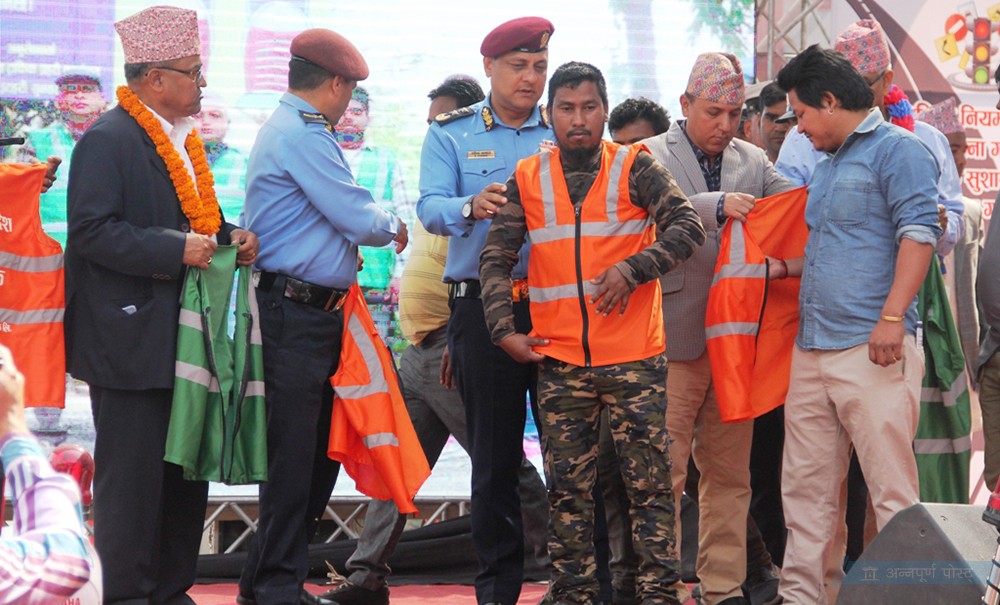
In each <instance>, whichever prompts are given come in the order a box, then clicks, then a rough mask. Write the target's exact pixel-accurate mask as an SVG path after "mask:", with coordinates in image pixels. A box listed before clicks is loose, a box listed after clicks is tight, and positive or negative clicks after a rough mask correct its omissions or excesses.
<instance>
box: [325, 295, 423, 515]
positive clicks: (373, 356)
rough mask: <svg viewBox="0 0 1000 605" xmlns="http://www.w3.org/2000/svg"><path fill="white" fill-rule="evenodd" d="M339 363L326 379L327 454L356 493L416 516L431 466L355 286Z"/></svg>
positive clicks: (347, 305)
mask: <svg viewBox="0 0 1000 605" xmlns="http://www.w3.org/2000/svg"><path fill="white" fill-rule="evenodd" d="M343 313H344V331H343V333H342V337H341V338H342V340H341V348H340V361H339V365H338V367H337V372H336V373H335V374H334V375H333V377H331V378H330V384H331V385H332V386H333V391H334V395H335V397H334V403H333V413H332V415H331V418H330V437H329V440H328V445H327V455H328V456H329V457H330V458H332V459H334V460H338V461H340V463H341V464H342V465H343V467H344V470H345V471H346V472H347V474H348V475H350V476H351V478H352V479H354V481H355V486H356V487H357V489H358V491H360V492H362V493H363V494H366V495H368V496H371V497H372V498H377V499H379V500H389V499H391V500H392V501H393V502H395V503H396V506H397V508H399V511H400V512H402V513H406V514H409V513H415V512H417V508H416V507H415V506H414V505H413V496H414V495H415V494H416V493H417V490H418V489H419V488H420V486H421V485H422V484H423V482H424V480H426V479H427V477H428V476H430V466H429V465H428V464H427V458H426V456H425V455H424V453H423V448H421V446H420V441H419V440H418V439H417V434H416V432H415V431H414V430H413V424H412V423H411V422H410V416H409V413H408V412H407V410H406V404H405V402H404V401H403V395H402V393H401V392H400V390H399V384H398V380H397V379H396V373H395V370H394V368H393V365H392V357H391V354H390V353H389V350H388V349H387V348H386V346H385V344H383V343H382V340H381V338H380V337H379V335H378V330H377V329H376V328H375V322H374V321H372V318H371V314H370V313H369V312H368V307H367V305H366V304H365V299H364V296H363V295H362V294H361V289H360V288H359V286H358V284H356V283H355V284H354V285H353V286H351V291H350V292H349V293H348V295H347V299H346V301H345V303H344V307H343Z"/></svg>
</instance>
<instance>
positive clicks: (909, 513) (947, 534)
mask: <svg viewBox="0 0 1000 605" xmlns="http://www.w3.org/2000/svg"><path fill="white" fill-rule="evenodd" d="M982 515H983V507H982V506H975V505H968V504H916V505H914V506H911V507H910V508H907V509H905V510H902V511H900V512H898V513H896V516H894V517H893V518H892V520H890V521H889V523H888V524H887V525H886V526H885V528H884V529H882V531H881V532H879V534H878V535H877V536H876V537H875V539H874V540H872V543H871V544H869V545H868V548H867V549H865V551H864V553H863V554H862V555H861V557H860V558H859V559H858V560H857V562H855V563H854V565H853V566H852V567H851V570H850V572H848V574H847V577H846V578H844V584H843V586H841V589H840V596H839V597H838V598H837V605H860V604H862V603H864V604H865V605H877V604H880V603H885V604H892V605H898V604H900V603H906V604H907V605H929V604H931V603H933V604H942V605H952V604H954V605H959V604H963V603H969V604H975V603H979V602H980V599H982V596H983V594H984V593H985V592H986V578H987V577H988V576H989V572H990V567H991V561H992V560H993V555H994V554H995V553H996V549H997V532H996V530H995V529H994V528H993V527H992V526H991V525H989V524H987V523H986V522H985V521H983V519H982Z"/></svg>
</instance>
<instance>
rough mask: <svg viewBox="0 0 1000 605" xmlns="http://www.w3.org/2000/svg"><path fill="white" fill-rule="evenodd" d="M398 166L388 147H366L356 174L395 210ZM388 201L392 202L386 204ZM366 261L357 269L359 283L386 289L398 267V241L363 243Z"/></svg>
mask: <svg viewBox="0 0 1000 605" xmlns="http://www.w3.org/2000/svg"><path fill="white" fill-rule="evenodd" d="M395 167H396V155H395V154H394V153H392V152H391V151H389V150H384V149H375V148H372V147H366V148H364V149H363V150H362V151H361V159H360V161H359V163H358V173H357V174H355V175H354V178H355V180H356V181H357V182H358V185H361V186H362V187H364V188H365V189H367V190H368V191H370V192H371V194H372V197H374V198H375V201H377V202H379V206H380V207H381V208H382V209H384V210H388V211H389V212H393V213H395V208H393V207H392V201H393V196H392V182H393V179H394V178H395V175H394V174H393V171H394V170H395ZM385 202H389V204H386V203H385ZM361 254H363V255H364V259H365V264H364V266H363V267H362V269H361V272H360V273H358V284H359V285H360V286H361V287H362V288H377V289H380V290H381V289H385V288H387V287H388V286H389V282H390V281H391V280H392V275H393V272H394V271H395V268H396V249H395V245H389V246H385V247H382V248H372V247H370V246H361Z"/></svg>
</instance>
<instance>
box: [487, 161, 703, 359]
mask: <svg viewBox="0 0 1000 605" xmlns="http://www.w3.org/2000/svg"><path fill="white" fill-rule="evenodd" d="M600 159H601V154H600V151H598V152H596V153H595V154H594V155H593V156H591V157H590V158H587V159H585V160H583V161H582V162H574V161H573V160H572V158H569V157H567V156H566V155H565V154H560V160H561V162H562V167H563V172H564V174H565V177H566V187H567V189H568V190H569V197H570V201H572V202H573V205H574V206H576V205H579V204H580V203H582V202H583V200H584V198H586V196H587V192H588V191H589V190H590V187H591V186H592V185H593V184H594V180H595V179H596V178H597V173H598V171H599V170H600ZM628 191H629V197H630V199H631V202H632V204H633V205H635V206H637V207H639V208H643V209H644V210H646V212H648V213H649V215H650V216H652V217H653V221H654V222H655V223H656V232H657V235H656V240H655V241H654V242H653V243H652V244H650V245H649V246H648V247H647V248H645V249H644V250H642V251H640V252H637V253H636V254H633V255H632V256H630V257H628V258H626V259H625V260H623V261H621V262H619V263H617V264H615V267H617V268H618V270H619V271H621V273H622V275H623V276H624V277H625V280H626V281H628V283H629V286H630V287H631V288H632V289H635V287H636V286H637V285H638V284H642V283H646V282H648V281H652V280H654V279H656V278H658V277H659V276H660V275H663V274H664V273H666V272H667V271H670V270H671V269H673V268H674V267H676V266H677V265H679V264H680V263H682V262H684V260H685V259H687V258H688V257H689V256H691V254H692V253H693V252H694V250H695V248H697V247H698V246H700V245H701V244H702V243H703V242H704V241H705V229H704V227H702V224H701V220H700V219H699V218H698V214H697V212H695V209H694V207H693V206H691V202H689V201H688V199H687V198H686V197H685V196H684V193H682V192H681V190H680V187H678V186H677V183H676V182H675V181H674V177H673V176H671V174H670V171H668V170H667V169H666V168H665V167H664V166H663V165H662V164H660V163H659V162H658V161H656V159H654V158H653V156H652V155H650V154H649V153H648V152H646V151H641V152H639V155H638V156H636V159H635V162H634V163H633V165H632V170H631V172H630V173H629V178H628ZM504 195H505V197H506V198H507V204H506V205H504V206H502V207H501V208H500V210H499V211H498V212H497V214H496V216H494V217H493V222H492V224H491V225H490V230H489V233H488V235H487V236H486V245H485V246H483V251H482V253H481V255H480V257H479V276H480V280H481V283H482V296H483V306H484V307H485V310H486V324H487V325H488V326H489V329H490V333H491V336H492V339H493V342H494V343H497V342H500V341H501V340H503V339H504V338H506V337H507V336H510V335H511V334H513V333H514V332H515V329H514V313H513V309H512V306H511V305H512V299H513V297H512V294H511V278H510V274H511V269H513V267H514V265H515V264H516V263H517V259H518V254H517V253H518V250H519V249H520V248H521V245H522V244H523V243H524V240H525V236H526V235H527V232H528V227H527V223H526V221H525V218H524V207H523V206H522V205H521V196H520V193H519V191H518V187H517V178H516V174H515V175H511V177H510V178H509V179H508V180H507V192H506V193H505V194H504Z"/></svg>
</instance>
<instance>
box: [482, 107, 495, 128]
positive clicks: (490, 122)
mask: <svg viewBox="0 0 1000 605" xmlns="http://www.w3.org/2000/svg"><path fill="white" fill-rule="evenodd" d="M480 115H481V116H483V124H486V132H489V131H491V130H493V129H494V128H495V127H496V125H497V122H496V120H494V119H493V112H492V111H490V108H489V107H487V106H485V105H483V110H482V111H481V112H480Z"/></svg>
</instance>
